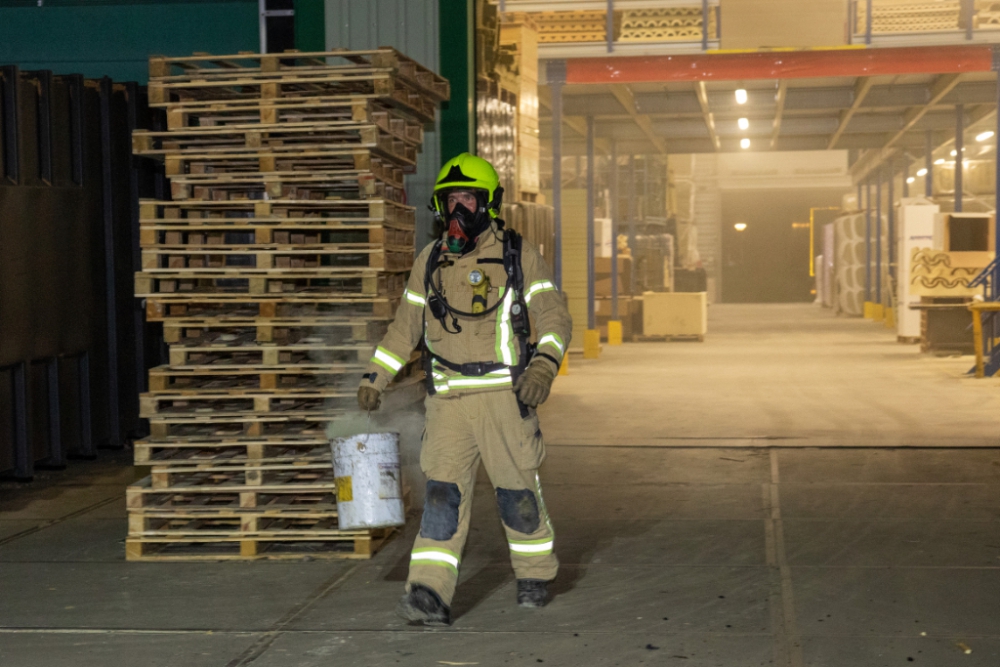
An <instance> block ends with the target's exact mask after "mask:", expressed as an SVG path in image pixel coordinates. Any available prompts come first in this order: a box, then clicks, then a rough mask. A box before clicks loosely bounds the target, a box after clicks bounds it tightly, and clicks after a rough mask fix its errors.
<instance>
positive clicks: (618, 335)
mask: <svg viewBox="0 0 1000 667" xmlns="http://www.w3.org/2000/svg"><path fill="white" fill-rule="evenodd" d="M621 344H622V323H621V322H620V321H619V320H611V321H610V322H608V345H621Z"/></svg>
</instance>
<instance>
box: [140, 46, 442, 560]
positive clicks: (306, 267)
mask: <svg viewBox="0 0 1000 667" xmlns="http://www.w3.org/2000/svg"><path fill="white" fill-rule="evenodd" d="M150 75H151V76H150V82H149V96H150V103H151V106H154V107H161V108H163V109H165V111H166V119H167V130H166V131H165V132H145V131H143V132H136V133H134V135H133V150H134V152H135V154H137V155H142V156H148V157H153V158H157V159H162V160H163V161H164V163H165V169H166V173H167V175H168V177H169V179H170V185H171V195H172V199H171V200H170V201H145V200H144V201H140V221H141V222H140V224H141V232H140V237H141V238H140V243H141V247H142V258H143V264H142V272H140V273H139V274H137V276H136V296H137V297H138V298H143V299H145V300H146V312H147V318H148V320H149V321H156V322H162V323H163V330H164V338H165V340H166V342H167V343H168V344H169V346H170V352H169V355H170V357H169V361H170V363H169V365H167V366H161V367H158V368H154V369H153V370H152V371H151V372H150V378H149V392H148V393H147V394H144V395H143V396H142V397H141V408H142V416H143V417H145V418H147V419H149V422H150V432H151V435H150V437H149V438H148V439H147V440H144V441H142V442H138V443H136V448H135V460H136V464H137V465H140V466H150V467H151V475H150V476H149V477H147V478H145V479H143V480H141V481H140V482H139V483H137V484H135V485H133V486H131V487H129V489H128V493H127V504H128V511H129V536H128V539H127V555H128V557H129V558H130V559H149V560H162V559H175V560H190V559H209V560H215V559H224V558H301V557H303V556H324V555H327V556H330V555H332V556H341V557H345V556H346V557H368V556H370V555H371V554H372V553H373V551H374V548H375V547H376V546H377V543H378V542H379V540H381V539H384V537H385V536H386V533H385V531H381V532H379V531H354V532H349V531H341V530H339V529H338V526H337V517H336V490H335V484H334V478H333V471H332V468H331V462H330V452H329V445H328V442H327V437H326V429H327V426H328V424H329V422H330V421H331V420H333V419H335V418H336V417H337V416H338V415H340V414H343V412H344V411H345V410H347V409H349V406H350V405H351V403H352V400H353V399H352V397H353V396H354V393H355V388H356V386H357V382H358V379H359V375H360V372H361V370H362V368H363V367H364V366H365V364H366V362H367V359H368V357H369V356H370V354H371V350H372V343H373V341H375V340H377V339H378V338H380V337H381V335H382V334H383V333H384V332H385V330H386V327H387V326H388V323H389V322H390V321H391V319H392V316H393V315H394V312H395V308H396V307H397V305H398V304H399V299H400V297H401V293H402V291H403V287H404V285H405V280H406V277H407V272H408V271H409V269H410V266H411V264H412V261H413V255H414V208H413V207H410V206H407V205H405V204H404V203H402V202H404V201H405V194H404V190H403V185H404V184H403V176H404V174H406V173H409V172H412V171H413V170H414V168H415V164H416V154H417V151H419V150H420V147H421V142H422V140H423V129H424V125H425V124H426V123H431V122H433V120H434V115H435V113H436V110H437V106H438V104H439V103H440V102H441V101H443V100H445V99H447V98H448V93H449V90H448V82H447V81H446V80H444V79H442V78H441V77H439V76H437V75H435V74H434V73H433V72H431V71H429V70H427V69H426V68H424V67H421V66H420V65H418V64H417V63H415V62H414V61H412V60H410V59H408V58H406V57H405V56H403V55H402V54H400V53H398V52H396V51H395V50H393V49H378V50H374V51H354V52H347V51H335V52H329V53H296V52H286V53H283V54H276V55H274V54H267V55H258V54H239V55H235V56H207V55H198V56H194V57H190V58H154V59H152V60H151V61H150Z"/></svg>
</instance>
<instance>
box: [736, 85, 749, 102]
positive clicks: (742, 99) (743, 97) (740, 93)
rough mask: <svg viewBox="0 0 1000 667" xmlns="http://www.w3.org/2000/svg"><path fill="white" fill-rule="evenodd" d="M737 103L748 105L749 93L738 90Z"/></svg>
mask: <svg viewBox="0 0 1000 667" xmlns="http://www.w3.org/2000/svg"><path fill="white" fill-rule="evenodd" d="M736 103H737V104H746V103H747V91H746V89H745V88H737V89H736Z"/></svg>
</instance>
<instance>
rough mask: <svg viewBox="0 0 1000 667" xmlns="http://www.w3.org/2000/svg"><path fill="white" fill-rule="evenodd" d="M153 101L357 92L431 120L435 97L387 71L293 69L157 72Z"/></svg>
mask: <svg viewBox="0 0 1000 667" xmlns="http://www.w3.org/2000/svg"><path fill="white" fill-rule="evenodd" d="M148 90H149V103H150V106H152V107H165V106H172V105H173V104H174V103H177V102H182V101H187V100H200V101H203V102H204V101H208V102H214V103H220V102H226V101H229V100H238V101H241V102H242V101H246V100H253V101H260V102H261V103H266V102H269V101H272V100H277V99H302V98H310V97H329V96H331V95H332V96H347V95H362V96H366V97H375V98H378V99H379V100H380V101H381V102H383V103H385V104H391V105H392V106H393V107H395V108H396V109H398V110H400V111H403V112H405V113H407V114H409V115H411V116H413V117H414V118H415V119H417V120H419V121H421V122H424V123H428V124H429V123H433V122H434V116H435V114H436V112H437V108H438V103H439V102H438V100H435V99H433V98H431V97H430V96H428V95H427V94H426V93H425V91H423V90H421V89H420V88H419V87H418V86H415V85H413V84H412V83H411V82H409V81H406V80H405V79H401V78H399V77H398V76H395V75H393V74H392V73H391V72H386V71H371V70H369V71H364V70H358V71H355V72H336V73H329V72H324V71H322V70H321V69H317V70H316V71H313V72H298V73H289V74H285V75H275V74H249V75H246V76H233V77H230V78H221V77H220V78H216V79H212V80H194V79H192V80H187V81H184V80H179V79H178V80H171V79H168V78H167V77H158V78H156V79H152V78H151V79H150V81H149V86H148Z"/></svg>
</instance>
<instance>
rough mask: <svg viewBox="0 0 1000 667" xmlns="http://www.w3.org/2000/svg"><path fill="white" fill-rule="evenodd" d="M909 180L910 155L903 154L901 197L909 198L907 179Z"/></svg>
mask: <svg viewBox="0 0 1000 667" xmlns="http://www.w3.org/2000/svg"><path fill="white" fill-rule="evenodd" d="M909 178H910V154H909V153H903V196H904V197H909V196H910V184H909V183H908V182H907V179H909Z"/></svg>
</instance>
